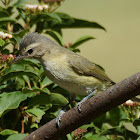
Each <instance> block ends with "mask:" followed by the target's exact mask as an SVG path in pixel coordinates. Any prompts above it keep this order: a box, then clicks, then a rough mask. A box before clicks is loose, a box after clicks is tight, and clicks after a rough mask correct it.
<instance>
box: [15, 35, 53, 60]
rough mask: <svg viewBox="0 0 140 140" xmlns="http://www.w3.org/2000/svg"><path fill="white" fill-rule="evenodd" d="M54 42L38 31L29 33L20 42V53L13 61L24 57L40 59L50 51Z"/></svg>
mask: <svg viewBox="0 0 140 140" xmlns="http://www.w3.org/2000/svg"><path fill="white" fill-rule="evenodd" d="M51 46H53V42H52V41H51V40H50V39H48V38H46V37H45V36H42V35H40V34H38V33H28V34H27V35H25V36H24V37H23V38H22V39H21V42H20V46H19V51H20V55H19V56H17V57H16V58H15V59H14V61H13V62H16V61H19V60H21V59H23V58H35V59H39V58H41V56H43V55H44V54H45V53H47V52H48V53H49V51H50V49H51Z"/></svg>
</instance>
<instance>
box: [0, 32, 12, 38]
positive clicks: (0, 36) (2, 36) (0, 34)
mask: <svg viewBox="0 0 140 140" xmlns="http://www.w3.org/2000/svg"><path fill="white" fill-rule="evenodd" d="M0 38H2V39H7V38H8V39H10V38H12V35H11V34H8V33H4V32H2V31H0Z"/></svg>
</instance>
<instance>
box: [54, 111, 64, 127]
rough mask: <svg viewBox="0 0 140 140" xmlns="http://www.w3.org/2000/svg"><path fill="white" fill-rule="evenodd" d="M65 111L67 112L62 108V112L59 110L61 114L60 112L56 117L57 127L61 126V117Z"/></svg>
mask: <svg viewBox="0 0 140 140" xmlns="http://www.w3.org/2000/svg"><path fill="white" fill-rule="evenodd" d="M64 113H65V111H64V110H60V112H59V114H58V116H57V118H56V126H57V127H59V126H60V123H61V117H62V115H63V114H64Z"/></svg>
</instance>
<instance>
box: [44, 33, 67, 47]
mask: <svg viewBox="0 0 140 140" xmlns="http://www.w3.org/2000/svg"><path fill="white" fill-rule="evenodd" d="M46 33H47V34H49V35H50V36H51V37H53V38H54V39H55V40H56V41H57V42H58V43H59V44H60V45H61V46H63V45H64V42H63V38H62V36H61V35H60V34H59V33H58V32H56V31H46Z"/></svg>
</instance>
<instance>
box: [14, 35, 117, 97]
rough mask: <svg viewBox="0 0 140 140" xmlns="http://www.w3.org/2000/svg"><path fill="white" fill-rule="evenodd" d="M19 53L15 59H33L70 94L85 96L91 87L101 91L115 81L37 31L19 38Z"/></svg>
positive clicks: (90, 63) (96, 67) (51, 78)
mask: <svg viewBox="0 0 140 140" xmlns="http://www.w3.org/2000/svg"><path fill="white" fill-rule="evenodd" d="M19 50H20V55H19V56H18V57H17V58H16V59H15V60H14V61H17V60H19V59H22V58H35V59H38V60H39V61H40V63H41V64H42V65H43V67H44V71H45V73H46V75H47V76H48V77H49V78H50V80H52V81H53V82H54V83H56V84H58V85H59V86H60V87H62V88H64V89H66V90H67V91H69V93H70V94H72V95H73V96H75V95H76V94H81V95H88V94H89V93H91V92H92V90H93V89H95V88H96V89H97V90H104V89H106V88H107V87H109V86H110V85H112V84H115V83H114V82H113V81H112V80H111V79H110V78H109V77H108V76H107V75H106V73H105V72H104V71H103V70H102V69H101V68H100V67H99V66H98V65H96V64H95V63H92V62H90V61H89V60H87V59H86V58H84V57H82V56H80V55H78V54H76V53H74V52H72V51H70V50H68V49H66V48H64V47H62V46H60V45H58V44H56V43H55V42H53V41H52V40H50V39H49V38H47V37H45V36H42V35H40V34H38V33H28V34H27V35H25V37H24V38H23V39H22V40H21V43H20V48H19Z"/></svg>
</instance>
